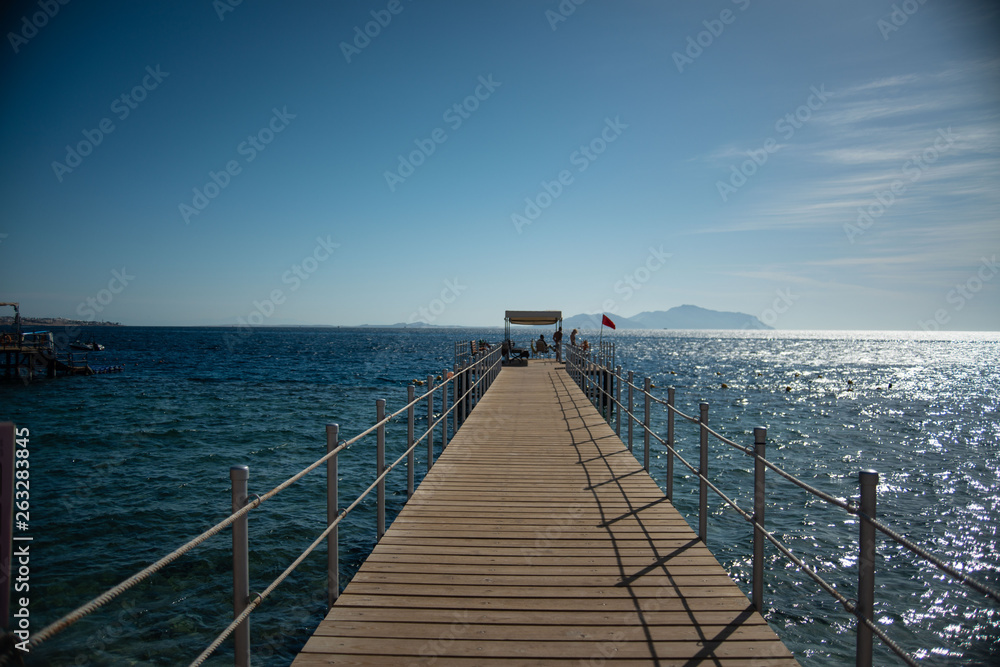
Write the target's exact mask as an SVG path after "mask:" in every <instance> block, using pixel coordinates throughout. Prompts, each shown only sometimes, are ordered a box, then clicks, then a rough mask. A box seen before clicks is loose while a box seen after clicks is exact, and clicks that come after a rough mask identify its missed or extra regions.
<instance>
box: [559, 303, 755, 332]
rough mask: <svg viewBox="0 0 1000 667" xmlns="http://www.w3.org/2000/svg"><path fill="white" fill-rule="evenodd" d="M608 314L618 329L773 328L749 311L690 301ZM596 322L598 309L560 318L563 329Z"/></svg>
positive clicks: (598, 321) (593, 325)
mask: <svg viewBox="0 0 1000 667" xmlns="http://www.w3.org/2000/svg"><path fill="white" fill-rule="evenodd" d="M610 317H611V319H612V321H613V322H614V323H615V326H616V327H617V328H618V329H774V327H770V326H768V325H766V324H764V323H763V322H761V321H760V320H759V319H757V318H756V317H754V316H753V315H747V314H746V313H735V312H730V311H721V310H709V309H707V308H700V307H698V306H692V305H690V304H686V305H683V306H675V307H673V308H671V309H670V310H647V311H644V312H641V313H639V314H638V315H634V316H632V317H624V316H622V315H612V316H610ZM600 326H601V314H600V313H598V314H587V313H581V314H579V315H573V316H572V317H567V318H565V319H563V329H597V328H599V327H600Z"/></svg>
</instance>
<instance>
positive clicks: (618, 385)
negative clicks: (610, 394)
mask: <svg viewBox="0 0 1000 667" xmlns="http://www.w3.org/2000/svg"><path fill="white" fill-rule="evenodd" d="M615 435H617V436H618V438H619V439H620V438H621V437H622V367H621V366H615Z"/></svg>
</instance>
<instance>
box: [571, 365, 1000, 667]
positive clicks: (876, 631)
mask: <svg viewBox="0 0 1000 667" xmlns="http://www.w3.org/2000/svg"><path fill="white" fill-rule="evenodd" d="M567 360H568V365H569V367H570V369H571V375H572V376H573V377H574V379H575V381H576V382H578V383H579V384H580V386H581V388H582V389H584V394H585V395H588V397H589V396H590V395H591V392H592V393H593V394H594V395H596V396H598V398H597V399H596V400H597V401H598V402H600V401H602V400H604V398H607V399H608V401H609V402H611V403H613V404H614V405H615V406H617V408H618V410H624V411H625V415H626V417H627V419H628V424H629V449H630V450H631V430H632V429H631V427H632V424H633V423H638V424H642V428H643V432H644V436H645V441H646V447H645V451H644V458H645V461H646V465H645V468H646V470H647V471H648V470H649V464H648V460H649V459H648V457H649V449H650V448H649V440H648V438H649V437H650V436H651V437H652V438H653V439H655V440H656V441H658V442H659V443H660V444H662V445H663V446H664V447H665V448H666V449H667V452H668V453H669V454H670V458H668V475H669V476H670V478H671V479H670V480H668V487H667V488H668V494H667V497H668V498H670V497H671V495H672V494H671V492H670V489H671V482H672V477H673V475H672V458H673V457H674V456H676V457H677V458H678V459H680V461H681V462H682V463H683V464H684V465H685V466H686V467H687V468H688V469H689V470H691V472H693V473H694V474H695V476H696V477H698V479H699V483H700V484H703V485H704V486H706V487H707V488H710V489H712V490H713V491H714V492H715V493H716V494H718V495H719V496H720V497H721V498H722V499H723V500H724V501H725V503H726V504H728V505H729V506H730V507H732V508H733V509H734V510H735V511H736V512H737V513H739V514H740V515H741V516H742V518H743V519H744V520H746V521H748V522H750V523H752V524H754V536H755V540H756V537H757V535H758V534H759V535H761V536H762V537H763V538H764V539H767V540H768V541H769V542H771V543H772V544H774V545H775V547H776V548H777V549H778V550H779V551H780V552H781V553H782V554H783V555H784V556H785V557H786V558H788V559H789V560H791V561H792V562H793V563H794V564H795V565H796V566H797V567H799V568H800V569H801V570H802V571H803V572H805V573H806V574H807V575H809V576H810V577H811V578H812V579H814V580H815V581H816V582H817V583H818V584H819V585H820V587H821V588H823V590H825V591H826V592H827V593H829V594H830V595H832V596H833V597H834V598H835V599H837V601H838V602H840V603H841V605H842V606H843V607H844V609H845V610H846V611H847V612H848V613H850V614H852V615H854V616H855V617H857V618H858V623H859V646H858V656H859V663H858V664H868V665H870V664H871V646H870V638H869V639H867V643H868V646H866V647H863V646H862V643H863V640H862V628H863V629H864V630H865V631H866V632H870V633H871V634H873V635H875V636H877V637H878V638H879V639H880V640H882V641H883V642H884V643H885V645H886V646H887V647H889V649H890V650H892V651H893V652H894V653H895V654H896V655H898V656H899V657H900V658H902V659H903V661H904V662H906V663H907V664H908V665H913V666H915V665H917V663H916V661H915V660H914V659H913V658H912V657H911V656H910V655H909V654H907V653H906V652H905V651H903V650H902V649H901V648H900V647H899V646H898V644H896V643H895V642H894V641H893V640H892V639H891V638H890V637H888V636H887V635H886V634H885V632H884V631H883V630H882V629H881V628H880V627H879V626H878V625H876V624H875V623H874V619H873V614H872V605H871V603H870V602H869V603H868V604H867V605H866V606H867V608H866V609H861V607H862V606H863V605H862V604H861V603H860V601H859V602H858V603H857V604H855V603H852V602H851V601H849V600H848V599H847V598H845V597H844V596H843V595H842V594H840V593H839V592H838V591H837V590H836V589H835V588H834V587H833V586H832V585H830V584H829V583H827V582H826V581H825V580H823V579H822V577H820V576H819V575H818V574H817V573H816V572H815V571H814V570H812V568H810V567H809V566H808V565H807V564H806V563H805V562H804V561H802V559H800V558H798V557H796V556H794V555H793V554H792V552H791V550H790V549H788V547H787V546H785V545H784V544H782V543H781V541H780V540H778V539H777V538H776V537H774V535H773V534H772V533H770V532H769V531H767V530H765V529H764V527H763V525H762V524H763V522H762V520H760V521H758V519H757V516H756V515H757V514H758V512H759V514H760V516H761V517H762V516H763V508H762V506H761V507H755V512H754V514H751V513H749V512H747V511H746V510H743V509H742V508H740V507H739V505H738V504H737V503H736V502H735V501H733V500H732V499H730V498H729V497H728V496H726V494H725V493H723V492H722V491H721V490H719V489H718V488H717V487H716V486H715V485H714V484H712V482H711V481H710V480H709V479H708V478H707V476H706V475H705V473H704V471H703V470H698V469H696V468H695V466H694V465H692V464H691V463H689V462H688V461H687V460H685V459H684V458H683V457H682V456H681V455H680V454H679V453H678V452H677V451H676V449H674V447H673V446H672V442H670V441H671V440H672V438H673V423H672V420H671V421H670V423H669V424H668V437H667V439H666V440H664V439H663V438H661V437H660V436H659V435H657V434H656V433H654V432H653V431H652V429H651V428H650V426H649V423H648V421H649V402H650V401H652V402H656V403H660V404H662V405H665V406H667V409H668V415H671V414H678V415H681V416H682V417H684V418H686V419H688V420H689V421H693V422H695V423H698V424H699V430H700V432H701V433H702V437H703V444H702V452H703V460H704V456H705V454H704V452H705V451H706V449H705V444H704V438H705V437H707V435H709V434H711V435H713V436H714V437H715V438H717V439H718V440H719V441H720V442H723V443H726V444H728V445H730V446H733V447H735V448H736V449H738V450H740V451H742V452H743V453H745V454H747V455H749V456H752V457H754V459H755V461H759V462H760V463H761V464H762V465H761V472H760V473H759V482H758V481H757V480H755V487H756V486H757V485H758V483H759V485H760V487H761V488H760V496H761V502H762V496H763V472H762V471H763V469H764V468H770V469H771V470H773V471H774V472H776V473H777V474H778V475H780V476H781V477H783V478H784V479H787V480H788V481H790V482H792V483H793V484H795V485H796V486H798V487H800V488H802V489H803V490H805V491H807V492H809V493H810V494H812V495H815V496H816V497H818V498H820V499H822V500H823V501H825V502H827V503H829V504H831V505H834V506H836V507H839V508H841V509H843V510H845V511H846V512H848V513H849V514H852V515H856V516H858V517H859V518H860V519H861V522H862V530H863V531H864V529H865V528H864V526H865V524H868V525H870V526H871V527H873V528H874V529H877V530H878V531H880V532H882V533H883V534H884V535H886V536H887V537H889V538H890V539H892V540H893V541H895V542H897V543H898V544H901V545H902V546H904V547H906V548H907V549H909V550H910V551H911V552H913V553H914V554H916V555H917V556H919V557H921V558H923V559H925V560H926V561H928V562H930V563H931V564H933V565H934V566H935V567H937V568H939V569H940V570H942V571H943V572H945V573H946V574H948V575H949V576H950V577H951V578H952V579H954V580H955V581H958V582H959V583H962V584H965V585H967V586H969V587H970V588H972V589H973V590H976V591H977V592H979V593H982V594H983V595H986V596H988V597H990V598H992V599H993V600H996V601H1000V592H997V591H996V590H993V589H992V588H991V587H989V586H987V585H985V584H983V583H981V582H979V581H977V580H975V579H973V578H972V577H970V576H969V575H967V574H965V573H963V572H961V571H959V570H958V569H956V568H954V567H952V566H951V565H948V564H947V563H945V562H944V561H942V560H941V559H940V558H938V557H936V556H934V555H933V554H931V553H930V552H929V551H927V550H926V549H924V548H922V547H920V546H919V545H917V544H915V543H913V542H912V541H911V540H908V539H907V538H905V537H904V536H902V535H900V534H899V533H897V532H895V531H893V530H892V529H891V528H889V527H888V526H886V525H884V524H883V523H882V522H880V521H878V520H877V519H875V518H874V516H873V515H874V511H872V512H871V514H869V513H866V512H864V511H862V510H861V508H860V507H859V506H858V505H855V504H853V503H850V502H849V501H846V500H843V499H840V498H837V497H835V496H832V495H830V494H828V493H825V492H823V491H821V490H819V489H817V488H815V487H813V486H811V485H809V484H807V483H806V482H803V481H802V480H800V479H798V478H796V477H795V476H794V475H791V474H790V473H788V472H786V471H784V470H782V469H781V468H779V467H778V466H776V465H775V464H774V463H772V462H770V461H768V460H767V459H766V458H764V457H763V455H760V456H758V455H757V453H756V451H755V450H754V449H752V448H749V447H744V446H742V445H740V444H738V443H736V442H734V441H733V440H731V439H729V438H726V437H725V436H723V435H721V434H720V433H718V432H716V431H714V430H713V429H711V428H709V427H708V424H707V420H701V419H697V418H694V417H691V416H689V415H686V414H684V413H683V412H681V411H680V410H678V409H677V408H676V407H675V406H674V405H672V404H671V402H670V401H671V400H672V399H673V388H672V387H671V388H670V393H671V398H670V400H668V401H664V400H663V399H661V398H658V397H655V396H652V394H651V392H650V391H649V378H646V379H645V382H644V386H642V387H639V386H638V385H636V384H634V383H633V382H631V381H630V380H631V377H632V372H631V371H630V372H629V378H630V380H624V379H623V378H622V375H621V367H620V366H619V367H617V368H615V369H612V368H610V367H609V366H607V365H600V364H597V363H595V362H594V360H593V358H592V356H591V355H590V354H587V353H583V352H582V351H580V350H578V349H575V348H570V349H569V351H568V355H567ZM584 364H586V365H587V368H588V369H592V368H593V367H595V366H596V367H597V368H599V369H600V372H603V373H610V374H612V375H613V377H614V378H615V380H616V381H617V382H618V383H620V384H622V383H623V384H625V385H626V386H627V387H628V388H629V407H625V405H624V404H623V403H622V402H621V401H620V400H619V399H617V398H615V396H613V395H612V394H611V391H610V389H605V387H604V386H603V384H604V383H603V382H598V381H595V380H593V379H591V378H590V377H589V376H590V375H591V374H592V373H590V372H587V371H586V370H585V369H584ZM590 385H593V386H592V387H591V386H590ZM633 389H635V390H638V391H640V392H642V393H643V395H644V396H645V397H646V401H645V404H646V410H645V415H644V417H643V419H642V420H640V419H639V418H638V417H637V415H636V414H635V412H634V411H633V410H632V409H631V404H632V390H633ZM619 392H620V390H619ZM601 394H603V395H604V396H603V397H601V396H600V395H601ZM707 407H708V406H707V404H705V403H703V404H702V412H703V415H704V414H707ZM608 419H609V421H610V415H608ZM755 431H760V432H761V440H760V442H759V443H758V444H759V445H760V446H761V449H763V441H764V440H763V439H764V438H765V437H766V430H765V429H755ZM619 435H620V428H619ZM756 435H757V434H756V433H755V436H756ZM862 475H864V473H862ZM872 494H874V487H872ZM756 495H757V489H756V488H755V496H756ZM864 501H865V489H864V485H863V488H862V505H863V504H864ZM870 502H871V503H872V506H873V507H874V496H873V497H872V498H871V499H870ZM756 504H757V503H756V501H755V505H756ZM699 505H700V507H699V522H700V523H701V524H704V521H705V517H706V515H707V512H706V510H707V502H706V501H705V499H704V498H702V499H701V501H700V503H699ZM702 539H704V531H702ZM862 541H863V542H864V541H865V540H864V539H862ZM868 547H869V548H870V550H871V552H872V554H873V553H874V548H875V547H874V537H872V538H871V544H870V545H868ZM861 548H862V551H864V550H865V548H866V545H864V544H862V545H861ZM754 551H755V553H754V556H755V563H754V572H755V579H756V574H757V572H758V570H759V571H760V572H761V573H762V572H763V566H762V563H761V564H758V563H757V562H756V560H757V558H756V557H757V553H758V547H757V546H756V544H755V550H754ZM760 555H761V558H762V557H763V552H762V551H761V552H760ZM862 560H863V559H862ZM871 566H872V567H873V565H871ZM859 587H860V583H859ZM754 588H755V595H754V597H755V598H758V592H757V591H758V590H759V589H760V584H759V583H758V582H757V581H755V582H754ZM861 597H862V594H861V592H859V600H860V598H861ZM758 599H759V598H758ZM755 606H757V605H756V603H755ZM758 611H762V610H761V609H760V608H758Z"/></svg>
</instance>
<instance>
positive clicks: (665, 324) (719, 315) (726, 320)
mask: <svg viewBox="0 0 1000 667" xmlns="http://www.w3.org/2000/svg"><path fill="white" fill-rule="evenodd" d="M609 317H610V318H611V320H612V321H613V322H614V323H615V327H616V328H618V329H735V330H747V329H755V330H773V329H774V327H770V326H768V325H766V324H764V323H763V322H761V321H760V320H759V319H758V318H756V317H754V316H753V315H748V314H746V313H735V312H729V311H721V310H709V309H707V308H700V307H698V306H691V305H684V306H675V307H674V308H671V309H670V310H648V311H645V312H642V313H639V314H638V315H634V316H632V317H625V316H623V315H613V314H609ZM501 324H502V321H501V322H499V323H497V325H496V326H500V325H501ZM360 326H361V327H366V328H367V327H371V328H379V329H456V328H469V327H461V326H458V325H439V324H428V323H427V322H411V323H406V322H397V323H396V324H362V325H360ZM600 326H601V313H596V314H587V313H580V314H579V315H573V316H571V317H566V318H563V329H565V330H571V329H598V328H600Z"/></svg>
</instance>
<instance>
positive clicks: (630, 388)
mask: <svg viewBox="0 0 1000 667" xmlns="http://www.w3.org/2000/svg"><path fill="white" fill-rule="evenodd" d="M634 379H635V374H634V373H633V371H629V372H628V450H629V451H630V452H631V451H632V422H633V421H634V419H633V418H632V408H633V405H632V384H633V380H634Z"/></svg>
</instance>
